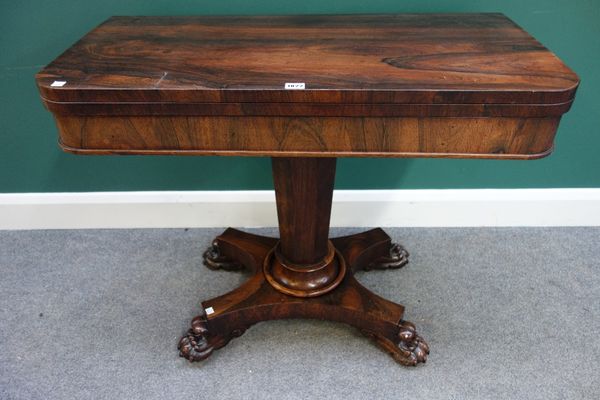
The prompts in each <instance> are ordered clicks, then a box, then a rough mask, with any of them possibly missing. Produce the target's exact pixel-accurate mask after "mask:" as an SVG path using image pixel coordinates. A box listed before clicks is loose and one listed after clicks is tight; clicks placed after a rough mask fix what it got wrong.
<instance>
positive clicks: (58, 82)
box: [50, 81, 67, 87]
mask: <svg viewBox="0 0 600 400" xmlns="http://www.w3.org/2000/svg"><path fill="white" fill-rule="evenodd" d="M66 84H67V81H54V82H52V84H51V85H50V86H52V87H63V86H65V85H66Z"/></svg>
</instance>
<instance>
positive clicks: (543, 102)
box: [37, 14, 579, 158]
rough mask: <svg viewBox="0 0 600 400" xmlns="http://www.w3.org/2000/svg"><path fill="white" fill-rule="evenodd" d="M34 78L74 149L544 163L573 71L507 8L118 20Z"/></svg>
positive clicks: (567, 103)
mask: <svg viewBox="0 0 600 400" xmlns="http://www.w3.org/2000/svg"><path fill="white" fill-rule="evenodd" d="M55 81H62V82H65V83H64V85H62V86H56V85H55V86H52V84H53V83H54V82H55ZM290 82H302V83H304V84H305V89H303V90H286V89H284V85H285V84H286V83H290ZM37 83H38V86H39V88H40V92H41V95H42V99H43V101H44V104H45V105H46V107H47V108H48V109H49V110H50V111H51V112H52V113H53V114H54V115H55V117H56V121H57V125H58V128H59V132H60V143H61V146H62V147H63V149H65V150H66V151H71V152H75V153H81V154H193V155H208V154H215V155H252V156H255V155H262V156H283V157H349V156H356V157H361V156H373V157H465V158H539V157H543V156H545V155H548V154H549V153H550V152H551V150H552V147H553V140H554V136H555V133H556V130H557V128H558V122H559V121H560V117H561V116H562V114H564V113H565V112H567V111H568V110H569V108H570V107H571V104H572V101H573V98H574V95H575V91H576V88H577V85H578V83H579V79H578V77H577V75H575V74H574V73H573V72H572V71H571V70H570V69H569V68H568V67H566V66H565V65H564V64H563V63H562V62H561V61H560V60H559V59H558V58H557V57H556V56H555V55H554V54H553V53H551V52H550V51H549V50H547V49H546V48H545V47H543V46H542V45H541V44H540V43H539V42H537V41H536V40H535V39H533V38H532V37H531V36H530V35H529V34H528V33H526V32H525V31H523V30H522V29H521V28H519V27H518V26H517V25H515V24H514V23H513V22H512V21H511V20H509V19H508V18H506V17H505V16H504V15H502V14H401V15H337V16H332V15H312V16H310V15H309V16H307V15H304V16H262V17H261V16H259V17H199V16H196V17H113V18H110V19H109V20H107V21H106V22H104V23H103V24H101V25H100V26H99V27H97V28H96V29H94V30H92V31H91V32H90V33H89V34H87V35H86V36H85V37H83V38H82V39H81V40H80V41H79V42H77V43H76V44H75V45H73V46H72V47H71V48H69V49H68V50H67V51H65V52H64V53H63V54H62V55H61V56H59V57H58V58H57V59H56V60H54V61H53V62H52V63H50V64H49V65H48V66H47V67H46V68H44V69H43V70H42V71H40V72H39V73H38V75H37Z"/></svg>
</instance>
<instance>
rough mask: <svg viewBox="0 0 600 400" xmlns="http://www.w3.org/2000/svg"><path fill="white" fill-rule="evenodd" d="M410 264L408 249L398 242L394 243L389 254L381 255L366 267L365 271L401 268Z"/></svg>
mask: <svg viewBox="0 0 600 400" xmlns="http://www.w3.org/2000/svg"><path fill="white" fill-rule="evenodd" d="M406 264H408V251H406V249H405V248H404V247H402V246H401V245H399V244H398V243H392V245H391V246H390V254H389V256H384V257H379V258H378V259H377V260H375V261H373V262H372V263H370V264H369V265H367V267H366V268H365V271H370V270H373V269H390V268H401V267H403V266H405V265H406Z"/></svg>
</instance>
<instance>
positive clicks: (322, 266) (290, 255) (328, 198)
mask: <svg viewBox="0 0 600 400" xmlns="http://www.w3.org/2000/svg"><path fill="white" fill-rule="evenodd" d="M335 164H336V159H335V158H273V159H272V165H273V182H274V185H275V197H276V200H277V216H278V218H279V236H280V239H279V243H278V244H277V246H275V247H274V248H273V249H272V251H271V252H270V253H269V255H267V257H266V260H265V264H264V274H265V277H266V279H267V281H268V282H269V283H270V284H271V285H272V286H273V287H274V288H275V289H277V290H279V291H280V292H282V293H285V294H288V295H291V296H298V297H315V296H320V295H323V294H325V293H327V292H330V291H332V290H333V289H335V288H336V287H337V286H338V285H339V284H340V283H341V282H342V279H343V277H344V274H345V272H346V264H345V262H344V259H343V257H342V256H341V255H340V254H339V252H338V251H337V250H336V249H335V247H334V246H333V244H332V243H331V242H330V241H329V240H328V236H329V217H330V215H331V202H332V198H333V183H334V180H335Z"/></svg>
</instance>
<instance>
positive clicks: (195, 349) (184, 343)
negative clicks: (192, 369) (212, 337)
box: [177, 316, 214, 361]
mask: <svg viewBox="0 0 600 400" xmlns="http://www.w3.org/2000/svg"><path fill="white" fill-rule="evenodd" d="M208 335H209V334H208V329H207V328H206V319H205V318H204V316H198V317H196V318H194V319H193V320H192V327H191V328H190V330H188V331H187V333H186V334H185V336H183V337H182V338H181V340H179V345H178V346H177V348H178V349H179V355H180V356H181V357H184V358H186V359H188V360H189V361H202V360H204V359H206V358H208V357H209V356H210V355H211V354H212V352H213V350H214V347H213V346H211V345H210V344H209V342H208Z"/></svg>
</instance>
